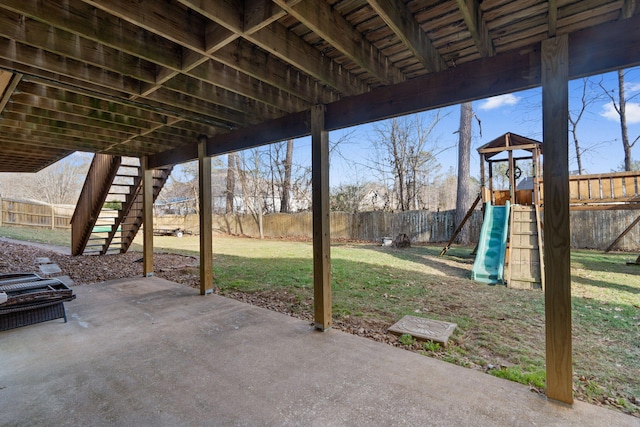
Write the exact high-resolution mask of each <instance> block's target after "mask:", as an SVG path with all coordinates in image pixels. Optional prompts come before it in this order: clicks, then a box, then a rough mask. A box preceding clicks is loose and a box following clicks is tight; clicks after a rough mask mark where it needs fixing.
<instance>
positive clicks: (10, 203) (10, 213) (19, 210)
mask: <svg viewBox="0 0 640 427" xmlns="http://www.w3.org/2000/svg"><path fill="white" fill-rule="evenodd" d="M73 209H74V206H72V205H50V204H47V203H43V202H36V201H25V200H16V199H9V198H4V199H0V226H3V225H10V226H22V227H38V228H50V229H52V230H53V229H63V230H64V229H69V228H71V224H70V221H71V215H73Z"/></svg>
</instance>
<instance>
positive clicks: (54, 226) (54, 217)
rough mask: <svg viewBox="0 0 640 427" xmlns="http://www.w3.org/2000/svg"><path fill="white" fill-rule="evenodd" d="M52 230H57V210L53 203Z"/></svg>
mask: <svg viewBox="0 0 640 427" xmlns="http://www.w3.org/2000/svg"><path fill="white" fill-rule="evenodd" d="M51 229H52V230H55V229H56V210H55V209H54V205H53V203H51Z"/></svg>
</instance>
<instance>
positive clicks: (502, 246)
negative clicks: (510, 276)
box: [471, 202, 509, 284]
mask: <svg viewBox="0 0 640 427" xmlns="http://www.w3.org/2000/svg"><path fill="white" fill-rule="evenodd" d="M508 231H509V202H507V203H506V204H505V205H504V206H493V205H491V203H487V204H486V205H485V213H484V221H483V222H482V229H481V230H480V242H479V243H478V253H477V254H476V259H475V261H474V263H473V269H472V270H471V279H473V280H475V281H476V282H481V283H490V284H495V283H504V258H505V252H506V248H507V233H508Z"/></svg>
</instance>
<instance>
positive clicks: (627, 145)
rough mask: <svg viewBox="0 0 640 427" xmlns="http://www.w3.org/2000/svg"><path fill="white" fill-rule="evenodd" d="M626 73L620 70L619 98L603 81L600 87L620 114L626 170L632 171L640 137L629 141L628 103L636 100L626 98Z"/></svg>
mask: <svg viewBox="0 0 640 427" xmlns="http://www.w3.org/2000/svg"><path fill="white" fill-rule="evenodd" d="M624 77H625V73H624V70H618V96H617V97H616V95H615V90H608V89H607V88H605V86H604V83H603V81H602V80H601V81H600V83H599V85H600V87H601V88H602V90H603V91H604V93H605V94H606V95H607V97H608V98H609V100H610V101H611V104H612V106H613V108H614V110H615V111H616V113H617V114H618V117H619V119H620V134H621V136H622V149H623V150H624V170H625V171H630V170H633V159H632V157H631V149H632V148H633V147H634V145H636V143H637V142H638V140H640V135H638V136H637V137H636V138H635V139H634V140H633V141H631V140H630V139H629V129H628V128H627V102H629V101H630V100H631V99H633V98H635V96H637V95H634V96H632V97H630V98H626V97H625V83H624Z"/></svg>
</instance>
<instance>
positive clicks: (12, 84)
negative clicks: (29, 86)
mask: <svg viewBox="0 0 640 427" xmlns="http://www.w3.org/2000/svg"><path fill="white" fill-rule="evenodd" d="M9 75H11V74H9ZM20 79H22V74H19V73H18V74H14V75H13V76H12V77H11V80H10V81H9V84H8V85H7V86H6V87H5V88H3V91H2V92H0V113H1V112H3V111H4V107H6V106H7V103H8V102H9V99H10V98H11V97H12V96H13V91H14V90H16V86H18V83H20Z"/></svg>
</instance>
